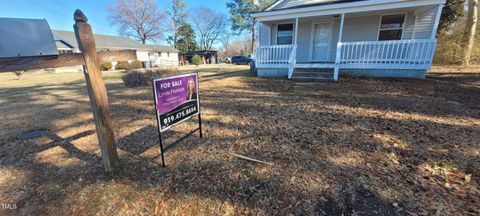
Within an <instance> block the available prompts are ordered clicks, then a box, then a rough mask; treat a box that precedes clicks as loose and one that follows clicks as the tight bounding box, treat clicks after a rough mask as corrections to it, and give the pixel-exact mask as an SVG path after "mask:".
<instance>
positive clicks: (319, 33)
mask: <svg viewBox="0 0 480 216" xmlns="http://www.w3.org/2000/svg"><path fill="white" fill-rule="evenodd" d="M331 41H332V24H331V23H328V22H325V23H314V24H313V26H312V44H311V47H312V49H311V50H312V53H311V59H312V61H328V60H329V59H330V58H329V57H330V44H331V43H330V42H331Z"/></svg>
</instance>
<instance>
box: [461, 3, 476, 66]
mask: <svg viewBox="0 0 480 216" xmlns="http://www.w3.org/2000/svg"><path fill="white" fill-rule="evenodd" d="M477 21H478V0H469V1H468V15H467V23H466V26H465V38H464V40H463V43H464V49H465V52H464V56H463V65H464V66H468V65H469V64H470V59H471V58H472V50H473V45H474V44H475V32H476V30H477Z"/></svg>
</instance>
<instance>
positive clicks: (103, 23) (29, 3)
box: [0, 0, 228, 43]
mask: <svg viewBox="0 0 480 216" xmlns="http://www.w3.org/2000/svg"><path fill="white" fill-rule="evenodd" d="M169 1H170V0H157V4H158V5H159V7H160V9H161V10H164V9H165V8H166V6H167V2H169ZM185 1H186V3H187V7H188V9H194V8H196V7H206V6H207V7H210V8H212V9H214V10H216V11H218V12H222V13H225V14H226V15H228V9H227V8H226V6H225V3H226V2H227V0H185ZM114 2H115V0H0V3H1V6H0V17H14V18H34V19H46V20H47V21H48V23H49V25H50V28H52V29H60V30H68V31H73V27H72V26H73V23H74V22H73V12H74V9H77V8H78V9H81V10H82V11H83V12H84V13H85V15H86V16H87V17H88V18H89V23H90V25H92V27H93V31H94V33H98V34H109V35H118V33H117V31H116V29H115V27H113V26H111V25H110V23H109V21H108V19H107V17H108V11H107V9H106V8H107V6H108V5H110V4H112V3H114ZM160 43H165V42H160Z"/></svg>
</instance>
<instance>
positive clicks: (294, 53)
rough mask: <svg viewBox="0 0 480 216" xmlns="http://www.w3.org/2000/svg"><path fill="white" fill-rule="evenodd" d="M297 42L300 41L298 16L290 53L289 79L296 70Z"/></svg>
mask: <svg viewBox="0 0 480 216" xmlns="http://www.w3.org/2000/svg"><path fill="white" fill-rule="evenodd" d="M297 41H298V16H297V17H295V37H294V39H293V48H292V52H291V53H290V58H289V63H290V66H289V68H288V79H292V76H293V71H294V70H295V64H296V63H297Z"/></svg>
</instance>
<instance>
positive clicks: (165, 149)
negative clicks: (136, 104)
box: [152, 73, 203, 167]
mask: <svg viewBox="0 0 480 216" xmlns="http://www.w3.org/2000/svg"><path fill="white" fill-rule="evenodd" d="M192 75H195V78H196V80H195V81H196V83H195V85H196V86H195V87H196V89H197V91H196V94H197V108H198V112H196V113H194V114H192V115H190V116H188V117H186V118H184V119H182V120H180V121H178V122H175V123H173V124H172V125H170V126H168V127H166V128H163V129H162V127H161V121H160V114H159V113H158V108H157V106H158V101H157V99H158V98H157V86H156V84H155V83H156V82H157V81H162V80H166V79H173V78H179V77H186V76H192ZM152 90H153V97H154V105H155V116H156V119H157V128H158V140H159V142H160V143H159V145H160V146H159V147H160V155H161V157H162V166H163V167H165V157H164V153H165V152H166V151H167V150H168V149H170V148H172V147H174V146H175V145H176V144H178V143H179V142H181V141H182V140H184V139H185V138H187V137H188V136H190V135H192V134H193V133H195V132H197V131H199V133H200V138H203V133H202V117H201V110H200V95H199V92H200V89H199V79H198V73H188V74H182V75H176V76H169V77H163V78H158V79H152ZM196 115H198V128H196V129H194V130H193V131H191V132H190V133H188V134H186V135H184V136H183V137H181V138H180V139H178V140H176V141H174V142H173V143H171V144H169V145H167V146H165V147H164V146H163V139H162V132H164V131H167V130H168V129H170V128H171V127H173V126H175V125H178V124H180V123H182V122H184V121H187V120H189V119H191V118H192V117H194V116H196Z"/></svg>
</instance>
